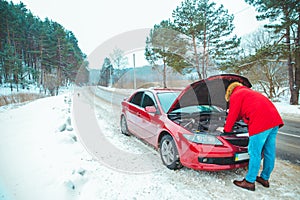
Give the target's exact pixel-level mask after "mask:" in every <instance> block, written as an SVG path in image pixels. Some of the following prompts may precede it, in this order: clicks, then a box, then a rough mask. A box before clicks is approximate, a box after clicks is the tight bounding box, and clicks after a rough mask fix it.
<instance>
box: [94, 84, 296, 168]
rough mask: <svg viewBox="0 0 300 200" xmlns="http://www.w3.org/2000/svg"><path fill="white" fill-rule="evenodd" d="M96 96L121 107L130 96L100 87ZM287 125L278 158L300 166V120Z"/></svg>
mask: <svg viewBox="0 0 300 200" xmlns="http://www.w3.org/2000/svg"><path fill="white" fill-rule="evenodd" d="M93 92H94V94H95V95H96V96H97V97H99V98H101V99H103V100H105V101H108V102H111V103H112V104H113V105H121V102H122V100H123V99H124V98H125V97H128V95H129V94H130V92H128V94H127V95H126V94H122V93H119V92H116V91H114V90H106V89H103V88H100V87H97V88H93ZM283 120H284V123H285V125H284V126H283V127H282V128H281V129H279V132H278V136H277V147H276V148H277V152H276V156H277V158H280V159H282V160H287V161H289V162H291V163H294V164H297V165H300V119H296V118H294V119H292V118H288V119H283Z"/></svg>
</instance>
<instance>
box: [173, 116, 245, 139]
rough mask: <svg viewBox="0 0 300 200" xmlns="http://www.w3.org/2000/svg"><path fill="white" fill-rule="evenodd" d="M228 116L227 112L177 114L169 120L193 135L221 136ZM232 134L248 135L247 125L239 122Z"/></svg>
mask: <svg viewBox="0 0 300 200" xmlns="http://www.w3.org/2000/svg"><path fill="white" fill-rule="evenodd" d="M226 116H227V115H226V112H218V113H217V112H208V113H206V112H198V113H192V114H190V113H189V114H186V113H177V114H176V115H169V118H170V119H171V120H172V121H174V122H175V123H176V124H178V125H180V126H182V127H183V128H185V129H187V130H189V131H190V132H193V133H197V132H206V133H210V134H220V133H223V128H224V124H225V121H226ZM232 132H233V133H246V132H248V129H247V125H246V124H245V123H244V122H243V121H238V122H236V123H235V125H234V127H233V131H232Z"/></svg>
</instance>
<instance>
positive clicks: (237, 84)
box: [225, 82, 243, 102]
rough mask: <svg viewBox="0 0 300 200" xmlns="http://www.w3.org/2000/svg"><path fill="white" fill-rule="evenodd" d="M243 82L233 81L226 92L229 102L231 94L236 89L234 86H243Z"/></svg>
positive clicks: (226, 98)
mask: <svg viewBox="0 0 300 200" xmlns="http://www.w3.org/2000/svg"><path fill="white" fill-rule="evenodd" d="M242 85H243V84H241V83H240V82H233V83H231V84H230V85H229V86H228V87H227V90H226V94H225V100H226V101H227V102H228V101H229V99H230V96H231V94H232V92H233V90H234V88H236V87H237V86H242Z"/></svg>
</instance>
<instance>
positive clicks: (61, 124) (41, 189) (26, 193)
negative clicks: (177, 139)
mask: <svg viewBox="0 0 300 200" xmlns="http://www.w3.org/2000/svg"><path fill="white" fill-rule="evenodd" d="M74 98H77V99H78V100H79V101H81V102H82V104H85V105H87V106H89V107H90V108H92V109H94V111H95V115H96V117H97V120H98V123H99V125H102V126H103V129H104V130H105V131H104V132H105V137H106V138H107V139H108V141H110V142H111V143H113V144H115V145H116V147H117V148H121V149H122V151H124V152H125V151H126V152H129V153H140V154H143V153H144V152H147V154H145V156H148V155H149V156H150V155H151V159H152V161H153V162H155V163H157V164H158V165H157V167H156V168H155V170H152V171H147V172H144V173H134V172H128V171H121V170H116V169H115V168H114V167H113V166H109V165H107V163H104V162H103V160H97V159H96V158H95V157H93V156H92V154H90V153H89V150H88V149H86V148H85V146H84V145H82V144H81V138H80V136H79V135H78V134H77V132H76V131H75V130H76V125H75V124H74V119H73V117H74V116H73V115H72V101H73V96H72V95H71V94H67V93H66V94H64V95H60V96H57V97H49V98H44V99H40V100H36V101H34V102H31V103H28V104H26V105H23V106H20V107H16V108H14V109H9V107H6V108H5V109H2V110H0V126H1V133H0V134H1V140H0V158H1V165H0V199H22V200H23V199H63V200H65V199H72V200H73V199H197V200H198V199H202V198H203V199H300V184H299V178H300V167H299V166H296V165H292V164H290V163H288V162H285V161H281V160H277V161H276V167H275V170H274V173H273V174H272V177H271V180H270V181H271V186H270V188H268V189H266V188H264V187H262V186H261V185H258V184H256V191H255V192H250V191H246V190H243V189H240V188H237V187H236V186H234V185H233V184H232V181H233V180H234V179H242V178H243V177H244V175H245V173H246V170H245V169H238V170H232V171H223V172H205V171H195V170H191V169H187V168H183V169H181V170H179V171H171V170H168V169H167V168H165V167H164V166H163V165H162V164H161V160H160V158H159V154H158V153H157V152H156V151H155V150H154V149H152V148H150V147H148V146H147V145H145V144H144V143H142V142H140V141H139V140H137V139H135V138H134V137H126V136H124V135H121V134H120V133H119V127H118V124H119V122H118V120H119V119H118V118H116V116H117V115H118V111H117V110H115V108H112V105H110V104H108V103H105V102H99V101H94V99H93V97H92V96H91V95H90V94H89V92H85V91H83V92H82V93H80V96H77V95H75V96H74ZM279 107H280V105H279ZM103 151H105V149H103ZM137 163H139V162H138V161H137ZM124 164H125V163H124Z"/></svg>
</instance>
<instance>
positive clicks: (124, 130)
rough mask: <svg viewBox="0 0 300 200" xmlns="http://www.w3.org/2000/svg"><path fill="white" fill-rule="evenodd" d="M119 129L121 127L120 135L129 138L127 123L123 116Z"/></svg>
mask: <svg viewBox="0 0 300 200" xmlns="http://www.w3.org/2000/svg"><path fill="white" fill-rule="evenodd" d="M120 127H121V133H122V134H124V135H127V136H130V133H129V131H128V127H127V121H126V118H125V116H124V115H122V116H121V120H120Z"/></svg>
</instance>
